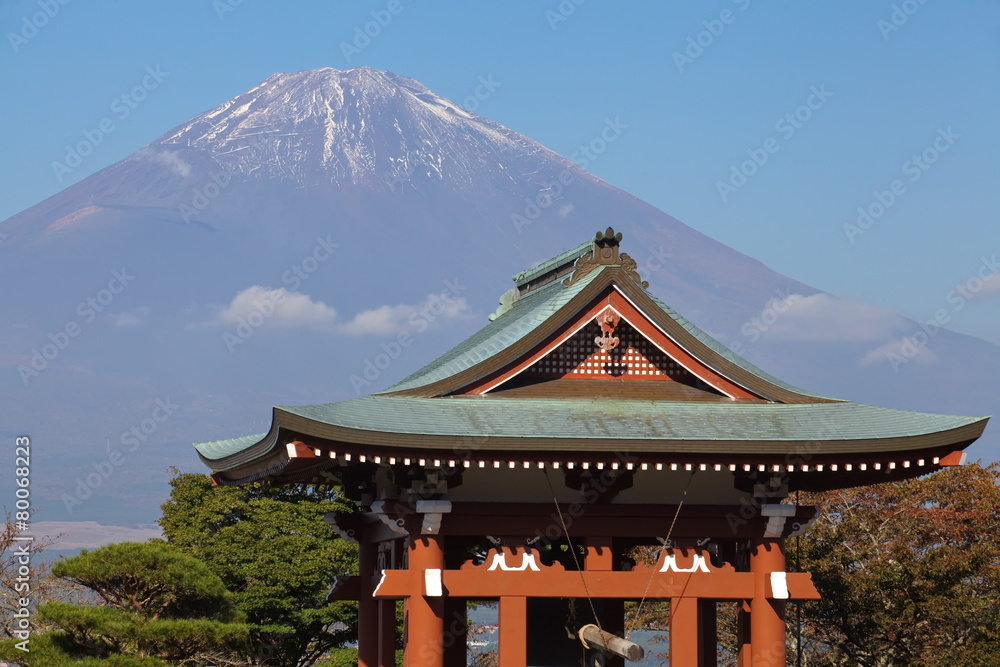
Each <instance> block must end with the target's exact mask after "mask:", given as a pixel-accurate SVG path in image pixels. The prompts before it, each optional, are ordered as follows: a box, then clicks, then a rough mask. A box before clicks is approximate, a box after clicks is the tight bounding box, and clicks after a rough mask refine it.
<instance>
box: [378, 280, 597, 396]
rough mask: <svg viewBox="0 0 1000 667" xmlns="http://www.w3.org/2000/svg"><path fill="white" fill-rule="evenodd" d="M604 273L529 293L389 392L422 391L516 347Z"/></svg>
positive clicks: (392, 387)
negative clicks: (431, 384) (420, 388)
mask: <svg viewBox="0 0 1000 667" xmlns="http://www.w3.org/2000/svg"><path fill="white" fill-rule="evenodd" d="M600 273H601V271H600V270H596V271H592V272H591V273H589V274H588V275H586V276H584V277H583V278H582V279H580V280H578V281H577V282H575V283H574V284H572V285H570V286H569V287H564V286H563V284H562V281H555V282H551V283H548V284H547V285H544V286H542V287H538V288H536V289H533V290H531V291H529V292H526V293H525V294H523V295H522V296H521V298H520V299H518V300H517V301H515V302H514V305H513V307H511V309H510V310H508V311H507V312H505V313H504V314H502V315H500V316H499V317H498V318H497V319H496V320H494V321H493V322H490V323H489V324H487V325H486V326H485V327H483V328H482V329H480V330H479V331H477V332H476V333H474V334H472V335H471V336H469V337H468V338H466V339H465V340H464V341H462V342H461V343H459V344H458V345H456V346H455V347H453V348H452V349H450V350H448V351H447V352H445V353H444V354H443V355H441V356H440V357H438V358H437V359H435V360H434V361H432V362H431V363H429V364H427V365H426V366H424V367H423V368H421V369H420V370H418V371H417V372H415V373H413V374H411V375H410V376H408V377H406V378H403V379H402V380H400V381H399V382H397V383H396V384H394V385H393V386H391V387H389V388H388V389H386V392H393V391H401V390H404V389H412V388H414V387H420V386H423V385H426V384H430V383H432V382H436V381H438V380H443V379H445V378H447V377H451V376H452V375H455V374H456V373H458V372H460V371H464V370H465V369H467V368H470V367H471V366H473V365H475V364H477V363H479V362H480V361H483V360H484V359H488V358H490V357H492V356H493V355H495V354H497V353H498V352H500V351H501V350H505V349H507V348H508V347H510V346H511V345H513V344H515V343H517V342H518V341H519V340H521V339H522V338H524V336H526V335H527V334H529V333H531V332H532V331H533V330H534V329H535V328H536V327H538V325H540V324H542V323H543V322H545V321H546V320H548V319H549V317H551V316H552V315H553V314H555V312H556V311H557V310H559V309H560V308H561V307H563V306H564V305H566V303H567V302H569V300H570V299H572V298H573V297H574V296H576V295H577V294H579V293H580V292H581V291H582V290H583V288H585V287H586V286H587V285H589V284H590V283H591V282H592V281H594V280H595V279H596V278H597V276H598V275H599V274H600Z"/></svg>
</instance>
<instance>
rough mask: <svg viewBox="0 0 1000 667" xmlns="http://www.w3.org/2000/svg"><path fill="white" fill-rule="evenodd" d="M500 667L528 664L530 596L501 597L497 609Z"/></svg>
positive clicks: (516, 666)
mask: <svg viewBox="0 0 1000 667" xmlns="http://www.w3.org/2000/svg"><path fill="white" fill-rule="evenodd" d="M497 621H498V627H499V632H498V635H499V636H498V638H497V649H498V652H499V656H498V657H499V666H500V667H524V666H525V665H526V664H528V598H524V597H514V596H506V597H502V598H500V604H499V609H498V610H497Z"/></svg>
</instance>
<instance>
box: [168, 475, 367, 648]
mask: <svg viewBox="0 0 1000 667" xmlns="http://www.w3.org/2000/svg"><path fill="white" fill-rule="evenodd" d="M171 485H172V487H173V490H172V492H171V496H170V501H169V502H167V503H166V504H164V505H163V518H162V519H160V525H161V527H162V528H163V532H164V535H165V537H166V539H167V540H168V541H169V542H170V543H171V544H172V545H174V546H176V547H177V548H179V549H181V550H183V551H185V552H186V553H188V554H191V555H192V556H195V557H196V558H198V559H199V560H201V561H202V562H204V563H205V564H206V565H207V566H208V567H209V568H210V569H211V570H212V571H213V572H215V573H216V574H217V575H218V576H219V577H220V578H221V579H222V581H223V582H224V583H225V586H226V588H227V589H228V590H230V591H233V600H234V604H235V605H236V608H237V609H239V610H240V611H241V612H242V613H244V614H246V618H247V620H248V621H249V622H250V623H253V624H255V625H256V626H261V627H260V628H259V629H257V630H254V631H253V632H252V633H251V637H250V642H251V652H252V654H253V655H254V656H255V659H256V660H257V664H260V665H268V666H273V667H286V666H287V667H306V666H308V665H312V664H315V663H316V661H317V660H319V659H320V658H321V657H322V656H324V654H326V653H328V652H329V651H331V650H334V649H337V648H339V647H343V646H344V645H345V644H346V643H348V642H350V641H351V640H352V639H355V638H356V637H357V604H356V603H350V602H341V601H332V602H331V601H327V600H326V595H327V593H328V591H329V588H330V586H331V584H332V583H333V578H334V577H335V576H337V575H345V574H356V573H357V549H356V547H355V546H354V545H353V544H351V543H349V542H346V541H345V540H342V539H340V538H339V537H337V535H336V533H334V532H333V531H332V530H331V529H330V527H329V526H328V525H327V524H326V523H325V522H324V521H323V517H324V515H325V514H326V513H328V512H334V511H349V510H350V508H349V507H348V506H347V505H345V504H343V503H342V502H341V501H340V500H339V499H338V495H337V494H336V493H335V492H334V491H332V490H325V489H317V488H315V487H263V486H260V485H248V486H239V487H212V483H211V480H210V479H209V478H208V477H207V476H205V475H195V474H178V475H175V476H174V478H173V479H172V480H171Z"/></svg>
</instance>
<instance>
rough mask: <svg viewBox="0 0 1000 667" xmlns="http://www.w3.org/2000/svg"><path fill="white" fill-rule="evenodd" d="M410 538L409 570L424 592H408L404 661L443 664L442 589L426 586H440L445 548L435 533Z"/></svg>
mask: <svg viewBox="0 0 1000 667" xmlns="http://www.w3.org/2000/svg"><path fill="white" fill-rule="evenodd" d="M411 540H412V541H411V543H410V556H409V570H410V572H412V573H413V576H414V581H415V582H419V587H420V588H421V589H422V590H423V592H424V593H425V594H424V595H411V596H410V597H409V598H408V600H407V603H408V604H407V609H406V616H407V618H406V647H405V649H404V651H405V652H404V654H403V655H404V660H403V662H404V664H405V665H406V667H444V646H443V637H444V597H443V595H442V593H443V592H439V591H435V590H433V589H429V585H430V586H435V585H440V582H441V571H442V570H443V569H444V551H443V550H442V549H441V541H440V538H439V537H438V536H436V535H420V536H414V537H413V538H411ZM428 571H429V572H428ZM426 593H437V594H436V595H430V596H428V595H426Z"/></svg>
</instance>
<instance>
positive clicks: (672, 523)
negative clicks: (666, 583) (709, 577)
mask: <svg viewBox="0 0 1000 667" xmlns="http://www.w3.org/2000/svg"><path fill="white" fill-rule="evenodd" d="M696 472H698V471H697V470H692V471H691V476H690V477H688V481H687V484H685V485H684V493H683V494H681V501H680V502H679V503H678V504H677V510H676V511H675V512H674V518H673V519H672V520H671V521H670V528H668V529H667V537H666V538H665V539H664V541H663V547H662V548H661V549H660V551H663V550H665V549H666V548H667V545H668V544H669V543H670V536H671V535H672V534H673V532H674V526H676V525H677V517H679V516H680V514H681V508H682V507H684V500H685V499H686V498H687V494H688V489H690V488H691V480H693V479H694V474H695V473H696ZM654 576H656V561H653V567H651V568H650V569H649V580H648V581H646V590H644V591H643V592H642V598H641V599H640V600H639V604H638V605H636V608H635V614H633V615H632V622H631V623H630V624H629V625H630V626H631V627H629V628H628V629H627V631H626V633H625V639H628V638H630V637H631V636H632V631H633V630H635V629H636V626H637V624H638V623H639V615H640V614H641V613H642V606H643V605H644V604H645V603H646V596H647V595H648V594H649V588H650V586H652V585H653V577H654ZM690 581H691V578H690V577H688V581H687V582H685V584H684V588H685V589H686V588H687V584H688V583H690ZM673 611H674V610H673V609H671V610H670V613H671V615H673Z"/></svg>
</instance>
